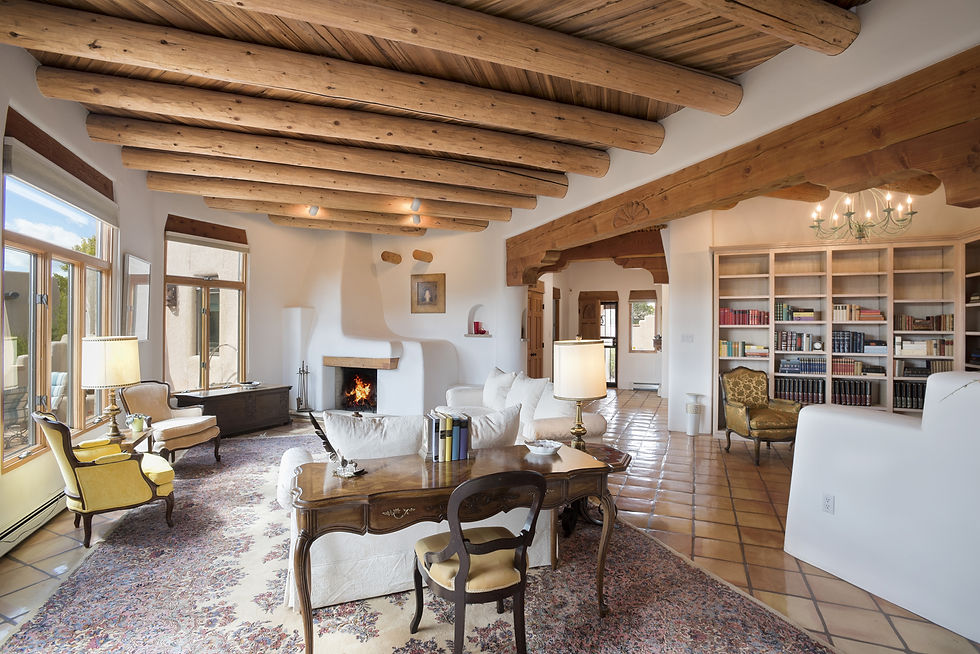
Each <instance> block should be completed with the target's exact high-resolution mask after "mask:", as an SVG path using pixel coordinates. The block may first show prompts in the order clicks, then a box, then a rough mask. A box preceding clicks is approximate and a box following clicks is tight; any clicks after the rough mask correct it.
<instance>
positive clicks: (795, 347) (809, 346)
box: [775, 331, 820, 352]
mask: <svg viewBox="0 0 980 654" xmlns="http://www.w3.org/2000/svg"><path fill="white" fill-rule="evenodd" d="M775 340H776V349H777V350H786V351H789V352H812V351H813V344H814V343H815V342H817V341H819V340H820V339H819V338H814V335H813V334H807V333H805V332H786V331H777V332H776V339H775Z"/></svg>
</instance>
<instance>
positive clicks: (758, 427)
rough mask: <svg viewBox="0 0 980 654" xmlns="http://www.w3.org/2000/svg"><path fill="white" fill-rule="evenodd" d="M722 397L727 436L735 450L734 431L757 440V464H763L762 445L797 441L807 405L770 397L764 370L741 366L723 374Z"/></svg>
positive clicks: (721, 376) (729, 447) (727, 447)
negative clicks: (797, 427) (802, 415)
mask: <svg viewBox="0 0 980 654" xmlns="http://www.w3.org/2000/svg"><path fill="white" fill-rule="evenodd" d="M719 377H720V378H721V398H722V401H723V402H724V403H725V436H726V438H727V439H728V445H727V446H726V447H725V451H726V452H728V451H729V450H731V447H732V432H735V433H736V434H738V435H739V436H742V437H743V438H751V439H752V440H753V441H755V464H756V465H759V446H760V445H761V444H762V442H763V441H765V442H766V447H769V445H770V443H772V442H774V441H779V442H782V441H790V442H792V441H795V440H796V421H797V419H798V418H799V415H800V409H802V408H803V405H802V404H800V403H799V402H793V401H792V400H778V399H776V400H774V399H771V398H770V397H769V375H768V374H766V373H765V372H763V371H761V370H752V369H751V368H746V367H745V366H739V367H738V368H735V369H734V370H729V371H728V372H723V373H721V375H719Z"/></svg>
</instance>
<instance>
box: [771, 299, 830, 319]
mask: <svg viewBox="0 0 980 654" xmlns="http://www.w3.org/2000/svg"><path fill="white" fill-rule="evenodd" d="M773 309H774V311H775V314H776V320H803V321H812V320H819V319H820V314H819V313H817V311H816V310H815V309H811V308H800V307H794V306H791V305H789V304H787V303H785V302H777V303H776V304H775V306H774V307H773Z"/></svg>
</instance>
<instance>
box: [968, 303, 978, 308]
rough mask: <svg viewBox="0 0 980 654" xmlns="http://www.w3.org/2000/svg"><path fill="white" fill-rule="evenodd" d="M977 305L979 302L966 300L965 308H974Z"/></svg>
mask: <svg viewBox="0 0 980 654" xmlns="http://www.w3.org/2000/svg"><path fill="white" fill-rule="evenodd" d="M977 307H980V302H967V303H966V308H967V309H976V308H977Z"/></svg>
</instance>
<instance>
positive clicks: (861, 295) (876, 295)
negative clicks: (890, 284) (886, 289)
mask: <svg viewBox="0 0 980 654" xmlns="http://www.w3.org/2000/svg"><path fill="white" fill-rule="evenodd" d="M833 296H834V297H835V298H839V297H856V298H869V299H870V298H880V297H888V293H834V294H833Z"/></svg>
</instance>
